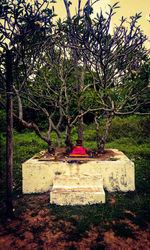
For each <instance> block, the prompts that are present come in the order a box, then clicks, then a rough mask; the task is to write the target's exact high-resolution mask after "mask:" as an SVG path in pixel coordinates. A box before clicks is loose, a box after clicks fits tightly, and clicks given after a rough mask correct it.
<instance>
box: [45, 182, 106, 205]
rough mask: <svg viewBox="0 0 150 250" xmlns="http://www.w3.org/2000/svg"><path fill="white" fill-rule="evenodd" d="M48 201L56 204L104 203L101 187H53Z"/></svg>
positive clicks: (103, 193)
mask: <svg viewBox="0 0 150 250" xmlns="http://www.w3.org/2000/svg"><path fill="white" fill-rule="evenodd" d="M50 203H51V204H56V205H88V204H96V203H105V192H104V189H103V187H102V186H101V187H97V188H96V187H95V188H92V187H91V188H90V187H89V188H85V187H83V188H77V187H76V188H53V189H52V191H51V193H50Z"/></svg>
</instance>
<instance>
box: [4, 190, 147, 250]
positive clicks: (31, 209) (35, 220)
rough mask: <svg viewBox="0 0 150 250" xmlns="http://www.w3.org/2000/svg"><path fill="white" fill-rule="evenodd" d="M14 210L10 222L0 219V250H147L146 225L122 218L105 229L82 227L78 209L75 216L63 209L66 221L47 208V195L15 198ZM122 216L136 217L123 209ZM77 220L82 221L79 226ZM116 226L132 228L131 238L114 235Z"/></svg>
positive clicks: (52, 208)
mask: <svg viewBox="0 0 150 250" xmlns="http://www.w3.org/2000/svg"><path fill="white" fill-rule="evenodd" d="M114 199H115V197H114ZM113 203H114V202H113ZM110 206H111V202H110ZM14 208H15V215H16V216H15V218H14V219H7V220H6V218H4V217H3V218H1V220H0V249H1V250H8V249H10V250H14V249H27V250H28V249H29V250H30V249H39V250H40V249H59V250H60V249H81V250H85V249H145V250H147V249H150V238H149V235H150V234H149V233H150V226H149V225H148V226H147V227H146V228H143V229H142V228H140V227H139V226H135V225H134V224H133V222H132V221H131V220H130V219H122V220H118V221H113V222H112V223H111V227H110V222H106V223H105V226H106V227H107V229H106V228H103V227H102V224H101V222H99V223H97V225H93V224H92V223H91V225H90V226H86V228H84V223H85V224H86V221H84V220H83V219H82V216H84V214H81V213H80V211H81V208H80V210H78V213H79V214H78V215H77V214H75V213H73V214H72V215H71V214H70V215H67V213H69V208H66V210H64V211H65V212H66V214H65V216H66V218H65V217H64V216H60V214H61V213H60V211H59V209H61V208H59V206H58V207H57V206H51V205H49V194H42V195H26V196H22V197H18V198H17V199H16V200H15V204H14ZM56 210H57V211H56ZM54 212H55V214H54ZM57 212H58V214H57ZM125 213H127V214H131V215H132V216H133V217H135V216H136V215H135V214H133V213H132V212H131V211H130V210H126V211H125ZM79 217H80V219H82V220H81V223H80V221H79ZM68 218H69V219H68ZM118 223H120V225H124V224H125V225H126V227H128V228H129V229H132V233H133V237H131V235H126V237H121V236H120V235H117V234H116V228H117V226H118ZM126 227H125V228H126ZM120 228H121V227H120ZM117 232H118V231H117Z"/></svg>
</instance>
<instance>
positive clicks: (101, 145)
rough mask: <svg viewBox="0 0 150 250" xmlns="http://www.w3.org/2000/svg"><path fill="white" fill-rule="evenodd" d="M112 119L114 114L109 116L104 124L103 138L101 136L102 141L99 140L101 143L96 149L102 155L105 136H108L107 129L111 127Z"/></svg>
mask: <svg viewBox="0 0 150 250" xmlns="http://www.w3.org/2000/svg"><path fill="white" fill-rule="evenodd" d="M113 118H114V114H111V115H110V117H109V118H108V120H107V122H106V125H105V128H104V132H103V136H102V139H101V142H100V146H99V148H98V151H99V153H102V154H103V153H104V146H105V143H106V139H107V136H108V131H109V128H110V126H111V123H112V120H113Z"/></svg>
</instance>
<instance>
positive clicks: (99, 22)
mask: <svg viewBox="0 0 150 250" xmlns="http://www.w3.org/2000/svg"><path fill="white" fill-rule="evenodd" d="M117 7H118V6H117V4H114V5H113V6H112V7H110V12H109V13H108V14H107V17H105V18H104V16H103V13H102V12H101V13H100V15H98V14H97V17H96V18H95V19H94V20H91V19H89V18H88V19H84V22H86V23H87V26H88V39H86V40H85V34H83V35H82V34H81V35H80V34H78V40H79V41H80V42H81V43H82V44H83V50H82V51H83V54H84V56H86V55H88V58H89V59H88V67H90V68H91V70H92V71H93V72H95V74H93V77H94V81H95V82H96V88H95V93H96V96H97V98H96V100H97V103H98V104H99V106H100V107H101V108H102V110H103V111H104V113H105V117H107V118H108V120H107V122H106V126H105V128H104V133H103V136H102V139H101V142H100V144H99V152H101V153H102V152H103V151H104V145H105V142H106V139H107V134H108V130H109V127H110V125H111V123H112V120H113V118H114V117H115V115H119V114H125V113H128V114H129V113H130V114H131V113H134V112H135V111H136V110H137V109H138V108H139V106H141V105H143V104H146V102H145V100H144V101H141V100H142V97H143V96H144V95H145V93H146V92H147V90H148V81H145V82H142V81H137V80H136V81H135V78H138V72H140V69H141V68H142V66H143V64H144V62H145V61H147V51H146V49H145V48H144V46H143V44H144V42H145V41H146V40H147V38H146V36H145V35H144V34H143V32H142V31H141V30H140V27H139V26H138V25H137V21H138V19H139V18H140V17H141V13H139V14H136V15H135V16H134V17H131V18H130V21H128V22H126V19H125V18H123V17H122V20H121V23H120V25H119V26H116V27H115V28H114V30H113V32H112V34H110V24H111V18H112V16H113V15H114V11H115V9H116V8H117ZM126 25H128V27H127V26H126ZM86 34H87V33H86ZM89 55H90V56H89ZM147 80H148V79H147Z"/></svg>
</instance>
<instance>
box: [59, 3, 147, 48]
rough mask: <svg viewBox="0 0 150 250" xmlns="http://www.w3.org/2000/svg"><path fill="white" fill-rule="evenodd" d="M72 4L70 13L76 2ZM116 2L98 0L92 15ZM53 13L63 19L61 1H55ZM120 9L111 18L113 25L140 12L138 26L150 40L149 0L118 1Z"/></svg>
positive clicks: (64, 12)
mask: <svg viewBox="0 0 150 250" xmlns="http://www.w3.org/2000/svg"><path fill="white" fill-rule="evenodd" d="M82 1H83V3H86V1H87V0H82ZM71 2H72V13H71V14H73V13H75V12H73V10H74V11H75V8H77V3H78V0H71ZM116 2H117V1H115V0H100V2H99V3H96V4H95V7H94V14H96V12H99V9H100V7H103V9H107V7H106V6H107V5H108V4H111V5H112V4H114V3H116ZM54 6H55V11H56V13H57V14H58V16H59V17H61V18H63V17H65V16H66V11H65V7H64V3H63V0H57V3H56V4H55V5H54ZM119 6H120V8H119V9H117V10H116V12H117V13H116V14H115V15H114V17H113V24H117V23H118V22H119V20H120V19H121V17H122V16H124V17H126V18H129V17H130V16H134V15H135V14H136V13H139V12H142V18H140V20H139V24H140V25H141V29H142V30H143V32H144V34H145V35H147V36H148V37H149V39H150V22H148V19H149V20H150V17H149V15H150V1H149V0H120V1H119ZM147 46H148V47H149V48H150V42H149V43H147Z"/></svg>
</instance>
